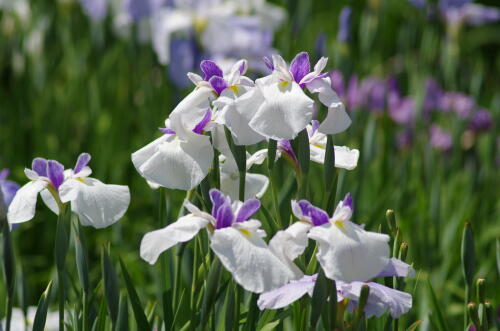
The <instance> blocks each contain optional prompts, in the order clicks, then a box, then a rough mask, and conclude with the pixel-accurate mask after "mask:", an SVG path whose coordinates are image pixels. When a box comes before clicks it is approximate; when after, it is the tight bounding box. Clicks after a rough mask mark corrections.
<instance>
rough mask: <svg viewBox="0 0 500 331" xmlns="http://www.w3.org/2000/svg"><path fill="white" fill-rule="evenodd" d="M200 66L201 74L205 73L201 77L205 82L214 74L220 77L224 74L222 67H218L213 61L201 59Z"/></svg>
mask: <svg viewBox="0 0 500 331" xmlns="http://www.w3.org/2000/svg"><path fill="white" fill-rule="evenodd" d="M200 68H201V71H203V74H204V75H205V76H204V77H203V80H205V81H207V82H208V81H209V80H210V78H212V77H214V76H218V77H221V78H222V77H224V74H223V73H222V69H221V68H219V66H218V65H217V64H216V63H215V62H214V61H210V60H203V61H201V63H200Z"/></svg>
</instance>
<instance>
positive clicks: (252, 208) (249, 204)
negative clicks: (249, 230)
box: [236, 199, 260, 222]
mask: <svg viewBox="0 0 500 331" xmlns="http://www.w3.org/2000/svg"><path fill="white" fill-rule="evenodd" d="M259 208H260V201H259V200H257V199H249V200H247V201H245V202H244V203H243V204H242V205H241V207H240V210H239V211H238V215H236V222H244V221H246V220H247V219H249V218H250V217H251V216H252V215H253V214H255V213H256V212H257V210H259Z"/></svg>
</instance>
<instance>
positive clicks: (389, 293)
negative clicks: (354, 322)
mask: <svg viewBox="0 0 500 331" xmlns="http://www.w3.org/2000/svg"><path fill="white" fill-rule="evenodd" d="M365 284H366V285H368V286H369V287H370V294H369V296H368V301H367V303H366V306H365V310H364V312H365V314H366V317H371V316H377V317H379V316H381V315H382V314H384V313H385V312H386V311H387V310H389V312H390V314H391V316H392V317H393V318H398V317H400V316H401V315H403V314H405V313H407V312H408V311H409V310H410V309H411V307H412V297H411V295H410V294H409V293H406V292H402V291H398V290H395V289H392V288H390V287H387V286H384V285H381V284H378V283H374V282H369V283H363V282H351V283H343V284H341V288H342V292H343V296H344V297H345V298H348V299H350V300H352V302H353V303H354V305H357V302H358V301H359V295H360V293H361V287H362V286H363V285H365Z"/></svg>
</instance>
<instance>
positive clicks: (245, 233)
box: [238, 229, 252, 238]
mask: <svg viewBox="0 0 500 331" xmlns="http://www.w3.org/2000/svg"><path fill="white" fill-rule="evenodd" d="M238 230H240V232H241V233H243V234H244V235H245V236H247V237H248V238H251V237H252V233H251V232H250V231H249V230H247V229H238Z"/></svg>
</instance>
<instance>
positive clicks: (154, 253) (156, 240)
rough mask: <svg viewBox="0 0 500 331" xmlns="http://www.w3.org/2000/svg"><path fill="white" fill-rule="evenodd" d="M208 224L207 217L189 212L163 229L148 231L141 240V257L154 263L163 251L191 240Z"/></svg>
mask: <svg viewBox="0 0 500 331" xmlns="http://www.w3.org/2000/svg"><path fill="white" fill-rule="evenodd" d="M207 225H208V220H207V219H205V218H202V217H197V216H193V215H192V214H189V215H186V216H183V217H181V218H179V219H178V220H177V221H176V222H174V223H171V224H169V225H167V226H166V227H164V228H163V229H159V230H155V231H152V232H148V233H146V235H144V237H143V238H142V240H141V248H140V251H141V253H140V254H141V258H142V259H143V260H145V261H147V262H148V263H150V264H154V263H155V262H156V260H158V257H159V256H160V254H161V253H163V252H164V251H166V250H167V249H169V248H170V247H172V246H174V245H176V244H178V243H181V242H186V241H189V240H191V239H192V238H193V237H194V236H196V235H197V234H198V232H199V231H200V230H201V229H203V228H204V227H206V226H207Z"/></svg>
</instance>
